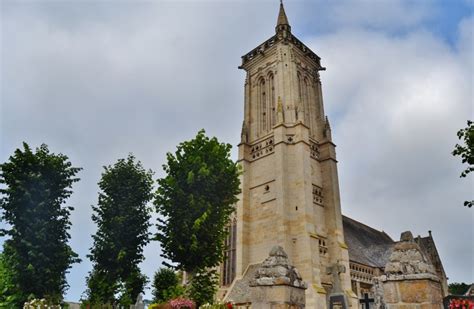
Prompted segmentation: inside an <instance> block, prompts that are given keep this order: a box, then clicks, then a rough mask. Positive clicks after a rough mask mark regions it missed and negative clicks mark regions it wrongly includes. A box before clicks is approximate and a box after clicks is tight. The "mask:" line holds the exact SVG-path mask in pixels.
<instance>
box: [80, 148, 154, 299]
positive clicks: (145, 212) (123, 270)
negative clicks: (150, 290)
mask: <svg viewBox="0 0 474 309" xmlns="http://www.w3.org/2000/svg"><path fill="white" fill-rule="evenodd" d="M152 177H153V172H152V171H151V170H148V171H146V170H145V169H144V168H143V166H142V164H141V163H140V161H138V162H137V163H135V157H134V156H133V155H129V156H128V157H127V159H120V160H118V161H117V163H115V164H114V165H113V166H107V167H104V172H103V173H102V178H101V180H100V182H99V188H100V190H101V192H100V193H99V200H98V205H97V206H93V207H92V208H93V210H94V214H93V215H92V220H93V221H94V222H95V223H96V224H97V226H98V229H97V232H96V234H95V235H93V236H92V238H93V240H94V244H93V247H92V248H91V253H90V254H89V255H88V257H89V258H90V259H91V261H92V263H93V269H92V271H91V272H90V273H89V276H88V278H87V286H88V290H87V291H86V293H87V296H88V299H89V301H90V302H92V303H103V304H105V303H109V304H113V303H115V302H116V301H118V302H120V303H121V304H122V305H129V304H131V303H135V300H136V298H137V296H138V294H139V293H141V292H143V290H144V286H145V284H146V282H147V278H146V276H144V275H143V274H141V273H140V269H139V267H138V264H139V263H140V262H142V261H143V260H144V255H143V248H144V246H145V245H146V244H147V243H148V242H149V238H150V237H149V236H150V233H149V232H148V228H149V227H150V223H149V220H150V216H151V215H150V212H151V210H150V208H149V207H148V206H147V203H148V202H149V201H150V200H151V199H152V197H153V193H152V189H153V178H152ZM117 294H119V297H118V299H116V296H117Z"/></svg>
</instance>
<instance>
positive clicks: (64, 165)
mask: <svg viewBox="0 0 474 309" xmlns="http://www.w3.org/2000/svg"><path fill="white" fill-rule="evenodd" d="M0 170H1V171H0V183H1V184H3V185H4V188H2V189H0V193H1V194H2V198H1V199H0V208H1V209H2V211H3V212H2V216H1V218H2V220H4V221H5V222H6V223H8V225H9V227H10V228H7V229H2V230H1V234H2V235H3V236H8V237H9V238H8V239H7V240H6V241H5V243H4V248H3V249H4V250H3V258H2V261H1V263H2V264H3V271H6V272H7V273H8V282H7V284H6V291H3V293H2V294H3V296H4V297H5V296H6V297H7V298H8V297H9V298H10V300H11V299H14V300H15V302H16V306H18V307H20V306H21V305H22V303H23V302H24V301H25V300H27V298H31V297H36V298H46V299H48V300H49V301H52V302H56V303H57V302H59V301H60V300H61V299H62V295H63V293H64V292H65V290H66V289H67V287H68V285H67V282H66V273H67V270H68V269H69V268H70V267H71V264H72V263H75V262H79V261H80V259H79V258H78V256H77V254H76V253H74V252H73V251H72V249H71V248H70V247H69V245H68V243H67V242H68V240H69V238H70V235H69V233H68V230H69V228H70V226H71V222H70V220H69V216H70V213H71V211H72V210H73V208H72V207H70V206H69V207H67V206H64V202H65V201H66V199H67V198H69V197H70V196H71V194H72V190H71V188H72V185H73V183H75V182H77V181H79V178H76V177H75V176H76V174H77V173H78V172H79V171H80V170H81V169H80V168H77V167H72V164H71V163H70V162H69V161H68V157H67V156H65V155H63V154H53V153H50V152H49V150H48V147H47V146H46V145H44V144H43V145H41V146H40V147H39V148H37V149H36V151H34V152H33V151H32V150H31V148H30V147H29V146H28V145H27V144H26V143H23V150H20V149H17V150H16V151H15V152H14V154H13V155H12V156H11V157H10V158H9V160H8V161H7V162H5V163H3V164H0ZM4 284H5V282H4Z"/></svg>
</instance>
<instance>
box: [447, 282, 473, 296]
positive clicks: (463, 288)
mask: <svg viewBox="0 0 474 309" xmlns="http://www.w3.org/2000/svg"><path fill="white" fill-rule="evenodd" d="M470 286H471V285H469V284H466V283H464V282H462V283H458V282H453V283H450V284H449V285H448V290H449V294H451V295H464V294H465V293H466V292H467V290H468V289H469V287H470Z"/></svg>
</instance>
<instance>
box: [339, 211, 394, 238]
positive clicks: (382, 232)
mask: <svg viewBox="0 0 474 309" xmlns="http://www.w3.org/2000/svg"><path fill="white" fill-rule="evenodd" d="M342 217H343V218H346V219H348V220H350V221H353V222H356V223H358V224H360V225H363V226H364V227H366V228H368V229H370V230H372V231H375V232H377V233H380V234H384V235H385V236H387V237H388V238H389V239H390V240H391V241H392V242H395V241H394V240H393V239H392V237H390V235H388V234H387V233H385V231H379V230H377V229H375V228H373V227H371V226H368V225H367V224H365V223H362V222H360V221H357V220H355V219H352V218H350V217H348V216H345V215H342Z"/></svg>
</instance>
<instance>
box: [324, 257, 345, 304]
mask: <svg viewBox="0 0 474 309" xmlns="http://www.w3.org/2000/svg"><path fill="white" fill-rule="evenodd" d="M345 272H346V267H345V266H344V265H342V264H339V261H338V262H337V263H335V264H333V265H331V266H329V267H328V268H327V269H326V274H328V275H331V276H332V289H331V293H330V294H329V309H347V307H348V302H347V298H346V294H345V293H344V291H343V290H342V287H341V278H340V274H342V273H345Z"/></svg>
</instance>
